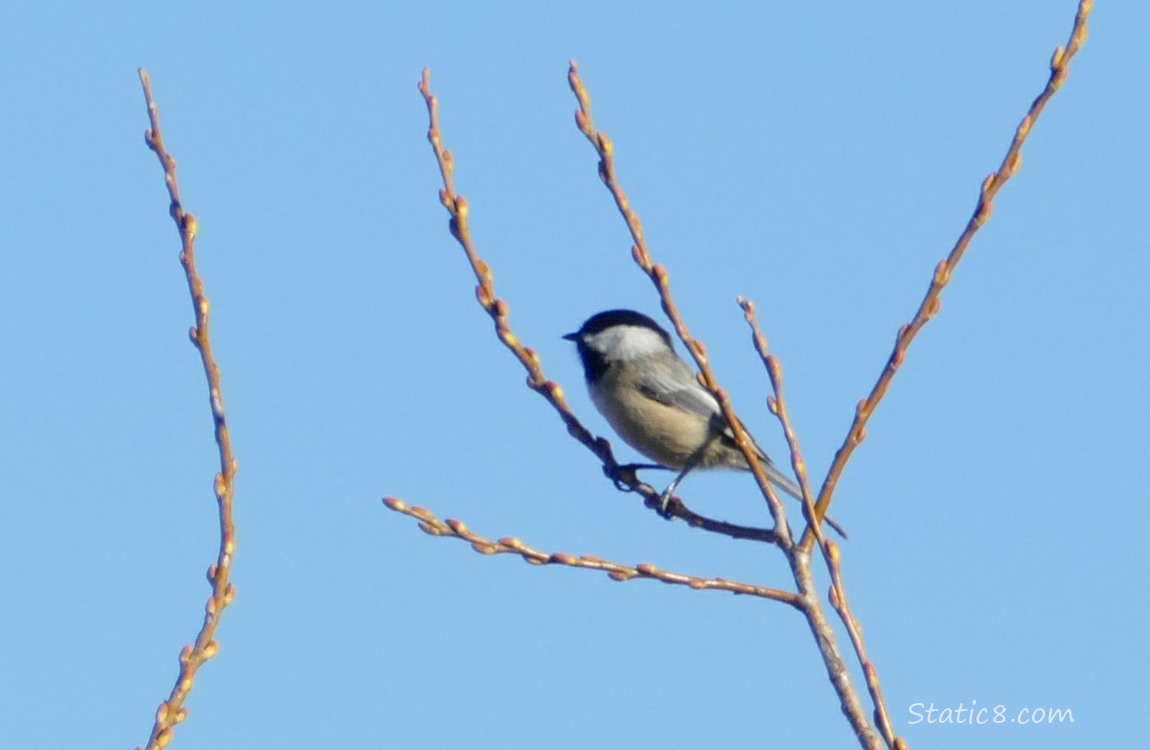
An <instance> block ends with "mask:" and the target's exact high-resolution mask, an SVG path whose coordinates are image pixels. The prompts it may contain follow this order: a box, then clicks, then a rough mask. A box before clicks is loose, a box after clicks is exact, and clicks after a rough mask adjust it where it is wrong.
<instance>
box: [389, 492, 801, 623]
mask: <svg viewBox="0 0 1150 750" xmlns="http://www.w3.org/2000/svg"><path fill="white" fill-rule="evenodd" d="M383 504H384V505H386V506H387V507H388V508H390V509H391V510H394V511H396V512H397V513H403V514H405V515H408V516H411V517H412V518H415V519H417V520H418V521H419V528H420V529H422V530H423V531H425V532H427V533H428V534H431V535H432V536H444V537H452V538H455V539H462V540H463V541H465V542H468V543H470V544H471V548H472V549H474V550H475V551H476V552H478V553H480V554H481V555H504V554H515V555H519V556H520V557H522V558H523V559H524V560H526V561H527V562H529V563H531V564H532V565H566V566H568V567H571V568H583V569H584V570H600V571H603V572H605V573H606V574H607V575H608V576H609V577H610V578H611V580H614V581H629V580H631V579H632V578H650V579H653V580H656V581H662V582H663V583H669V584H675V585H679V586H688V587H690V588H692V589H697V590H712V591H729V592H731V593H732V594H744V595H746V596H758V597H762V598H764V599H773V600H775V601H778V602H782V603H784V604H789V605H791V606H792V607H798V606H799V597H798V595H797V594H795V593H794V592H791V591H783V590H781V589H773V588H769V587H767V586H756V585H755V584H751V583H740V582H738V581H729V580H727V579H725V578H700V577H698V576H691V575H685V574H683V573H672V572H670V571H666V570H662V569H660V568H658V567H656V566H654V565H652V564H651V563H639V564H638V565H633V566H632V565H623V564H621V563H615V562H611V561H609V560H603V559H601V558H598V557H595V556H593V555H581V556H579V557H576V556H575V555H569V554H567V553H565V552H541V551H539V550H537V549H533V548H531V547H529V546H527V545H526V544H524V543H523V542H521V541H519V540H518V539H515V538H514V537H502V538H500V539H497V540H495V539H488V538H486V537H483V536H480V535H479V534H476V533H475V532H473V531H471V529H469V528H468V527H467V525H466V524H465V523H463V522H462V521H457V520H455V519H453V518H448V519H447V520H446V521H441V520H439V518H437V517H436V516H435V515H434V514H433V513H431V511H429V510H427V509H425V508H420V507H417V506H412V505H408V504H407V503H405V502H404V501H402V500H400V499H399V498H395V497H385V498H384V499H383Z"/></svg>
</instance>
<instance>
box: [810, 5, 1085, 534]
mask: <svg viewBox="0 0 1150 750" xmlns="http://www.w3.org/2000/svg"><path fill="white" fill-rule="evenodd" d="M1092 5H1093V2H1092V0H1080V2H1079V3H1078V12H1077V14H1076V15H1075V17H1074V26H1073V28H1072V29H1071V31H1070V38H1069V40H1068V41H1067V43H1066V47H1065V49H1063V47H1062V46H1061V45H1059V46H1058V47H1057V48H1056V49H1055V50H1054V56H1053V57H1052V58H1051V60H1050V77H1049V78H1048V79H1047V81H1046V85H1045V87H1043V89H1042V93H1040V94H1039V95H1038V97H1037V98H1036V99H1035V100H1034V102H1033V103H1032V104H1031V105H1030V110H1029V111H1028V112H1027V113H1026V116H1025V117H1023V118H1022V122H1020V123H1019V124H1018V127H1017V128H1016V129H1015V131H1014V138H1013V139H1012V140H1011V142H1010V148H1008V149H1007V150H1006V156H1004V157H1003V159H1002V164H1000V165H999V167H998V170H997V171H994V172H991V173H990V174H989V175H988V176H987V178H986V179H985V180H983V182H982V189H981V191H980V192H979V196H978V204H977V206H976V207H975V209H974V213H973V214H972V215H971V217H970V219H969V220H968V221H967V223H966V228H965V229H963V231H962V234H961V235H960V236H959V238H958V241H957V242H956V243H955V244H954V247H953V249H951V251H950V254H949V255H947V256H946V257H945V258H943V259H942V260H941V261H939V263H938V265H937V266H936V267H935V269H934V276H933V278H932V279H931V282H930V286H929V287H927V290H926V295H925V296H924V297H923V299H922V302H921V303H920V304H919V306H918V310H917V311H916V312H915V314H914V317H913V318H912V319H911V321H910V322H909V323H907V324H906V325H904V326H902V328H900V329H899V331H898V335H897V336H896V337H895V343H894V350H893V351H891V354H890V358H889V359H888V360H887V363H886V366H885V367H883V371H882V374H880V375H879V377H878V380H877V381H876V382H875V384H874V387H873V388H872V389H871V391H870V393H869V394H868V395H867V397H866V398H864V399H863V400H862V401H859V403H858V406H857V407H856V409H855V416H854V421H853V422H852V423H851V426H850V429H849V430H848V431H847V436H846V438H845V440H843V444H842V447H840V448H839V449H838V451H836V452H835V457H834V461H832V462H831V467H830V469H829V470H828V471H827V477H826V479H825V480H824V481H823V486H822V489H820V490H819V498H818V502H817V503H815V511H816V513H817V514H818V516H819V517H820V518H821V517H823V516H824V515H825V514H826V512H827V507H828V506H829V505H830V503H831V498H832V496H833V495H834V491H835V487H836V486H837V485H838V481H839V477H840V476H841V475H842V471H843V468H844V467H845V466H846V463H847V460H848V459H850V457H851V454H852V453H853V452H854V449H855V448H856V447H857V446H858V444H859V443H861V442H862V441H863V440H865V439H866V424H867V420H869V419H870V417H871V414H873V413H874V410H875V407H876V406H878V403H879V401H881V400H882V397H883V396H884V395H885V394H886V391H887V388H889V387H890V382H891V379H892V378H894V374H895V372H896V371H898V368H899V367H900V366H901V365H902V362H903V358H904V357H905V356H906V349H907V347H908V346H910V343H911V342H912V341H913V340H914V337H915V336H916V335H918V332H919V331H920V330H922V327H923V326H924V325H926V324H927V322H928V321H929V320H930V319H931V318H932V317H934V315H935V313H937V312H938V310H939V308H940V307H941V305H942V298H941V294H942V290H943V287H945V286H946V285H947V282H949V281H950V276H951V274H952V273H953V272H954V268H955V266H957V265H958V262H959V261H960V260H962V255H963V253H965V252H966V247H967V245H969V244H970V240H971V239H972V238H973V237H974V235H975V233H976V232H977V231H978V230H979V228H980V227H982V225H983V224H984V223H985V222H986V220H987V219H988V218H989V217H990V212H991V204H992V201H993V200H994V196H995V195H997V194H998V191H999V189H1001V188H1002V186H1003V185H1005V184H1006V182H1007V180H1009V179H1010V178H1011V177H1012V176H1014V173H1015V172H1016V171H1017V170H1018V167H1019V165H1020V164H1021V163H1022V154H1021V150H1022V144H1023V142H1025V141H1026V137H1027V136H1028V135H1029V134H1030V129H1031V128H1032V127H1033V126H1034V122H1035V121H1036V120H1037V119H1038V116H1039V115H1040V114H1041V113H1042V110H1043V108H1044V107H1045V106H1046V103H1047V102H1048V101H1050V98H1051V97H1052V96H1054V92H1056V91H1057V90H1058V89H1059V87H1060V86H1062V83H1063V82H1064V81H1065V80H1066V74H1067V71H1068V70H1069V67H1070V58H1072V57H1074V54H1075V53H1076V52H1078V49H1079V48H1080V47H1081V46H1082V43H1083V42H1084V41H1085V40H1086V19H1087V16H1089V15H1090V9H1091V6H1092ZM813 541H814V538H813V536H812V532H811V529H810V528H808V529H807V531H806V532H804V534H803V538H802V540H801V544H802V545H803V546H804V547H805V548H809V547H810V545H811V544H812V543H813Z"/></svg>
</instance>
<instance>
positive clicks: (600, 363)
mask: <svg viewBox="0 0 1150 750" xmlns="http://www.w3.org/2000/svg"><path fill="white" fill-rule="evenodd" d="M563 338H565V339H567V340H568V341H574V342H575V345H576V346H577V347H578V349H579V358H580V359H581V360H582V361H583V374H584V376H585V377H586V378H587V390H588V391H590V393H591V400H592V401H593V402H594V403H595V408H597V409H598V410H599V412H600V413H601V414H602V415H603V416H604V417H606V418H607V422H608V423H610V425H611V427H612V428H613V429H614V430H615V432H616V433H618V434H619V437H621V438H623V440H624V441H626V443H627V444H628V445H630V446H631V447H632V448H634V449H635V450H637V451H639V452H640V453H642V454H643V455H644V456H646V457H647V458H649V459H651V460H652V461H655V462H657V463H658V464H660V465H661V466H663V467H665V468H668V469H673V470H677V471H678V472H679V474H678V476H676V477H675V479H674V480H673V481H672V482H671V484H670V485H668V487H667V489H666V490H664V491H663V494H662V496H661V498H660V503H661V504H660V510H661V511H662V512H663V514H664V515H665V514H666V510H667V504H668V503H669V502H670V500H671V495H672V493H673V492H674V491H675V487H677V486H678V484H679V482H681V481H683V477H685V476H687V474H689V473H690V472H691V471H693V470H694V469H710V468H719V467H726V468H732V469H743V470H745V471H749V470H750V467H749V466H747V459H746V458H745V457H744V456H743V452H742V451H740V450H739V447H738V445H736V444H735V438H734V434H733V433H732V432H731V427H730V425H729V424H728V422H727V420H726V418H724V417H723V412H722V410H721V409H720V408H719V403H718V401H716V400H715V397H714V396H712V395H711V393H710V392H709V391H708V390H706V389H705V388H703V387H702V386H701V385H699V383H698V381H697V380H696V379H695V374H694V373H693V372H692V371H691V368H690V367H688V366H687V363H686V362H684V361H683V360H682V359H680V358H679V357H678V355H676V354H675V349H674V346H673V345H672V343H671V336H670V335H669V334H668V333H667V332H666V331H665V330H663V328H661V327H660V326H659V324H658V323H656V322H655V321H654V320H651V318H648V317H647V316H646V315H643V314H642V313H637V312H635V311H633V310H607V311H606V312H601V313H599V314H597V315H593V316H591V317H590V318H588V319H587V322H585V323H584V324H583V325H582V327H580V328H579V330H578V331H575V332H574V333H569V334H567V335H566V336H564V337H563ZM751 445H752V447H753V449H754V451H755V454H756V455H757V456H758V458H759V461H760V462H761V464H762V467H763V471H765V472H766V474H767V477H768V478H769V479H770V480H771V482H773V483H774V484H775V485H776V486H778V487H779V488H780V489H782V490H783V491H784V492H786V493H787V494H788V495H790V496H792V497H794V498H796V499H799V500H801V499H802V492H801V491H800V490H799V488H798V487H797V486H796V485H795V483H794V482H792V481H791V480H790V479H789V478H788V477H787V476H786V475H784V474H783V473H782V472H781V471H779V470H778V469H777V468H775V465H774V464H772V463H771V459H769V458H767V454H766V453H764V452H763V451H762V449H761V448H759V446H758V445H756V444H755V443H754V440H753V439H752V440H751Z"/></svg>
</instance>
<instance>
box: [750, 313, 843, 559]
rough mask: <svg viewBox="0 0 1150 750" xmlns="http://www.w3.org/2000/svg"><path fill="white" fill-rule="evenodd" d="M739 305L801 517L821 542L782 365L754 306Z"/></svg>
mask: <svg viewBox="0 0 1150 750" xmlns="http://www.w3.org/2000/svg"><path fill="white" fill-rule="evenodd" d="M738 302H739V307H741V308H743V317H744V318H745V319H746V321H747V325H748V326H750V327H751V341H752V343H753V344H754V346H755V351H756V352H758V354H759V358H760V359H762V360H763V366H764V367H766V368H767V376H768V377H769V378H770V380H771V389H772V390H773V391H774V396H771V397H770V398H768V399H767V407H768V408H769V409H770V410H771V413H772V414H774V415H775V417H776V418H777V419H778V420H779V425H780V426H781V427H782V429H783V436H784V437H785V438H786V440H787V447H788V448H789V450H790V454H791V468H792V469H794V472H795V477H797V478H798V480H799V489H800V490H802V496H803V497H802V504H803V514H804V515H805V516H806V520H807V523H808V524H814V525H815V526H816V528H815V535H816V536H817V537H818V539H819V541H820V542H821V541H822V539H823V536H822V530H821V529H820V528H818V526H819V524H818V523H817V522H816V521H815V507H814V501H813V500H812V495H811V488H810V484H809V483H808V482H807V464H806V461H805V460H804V459H803V454H802V451H800V450H799V438H798V436H797V435H796V434H795V430H794V428H793V427H792V426H791V418H790V415H789V414H788V413H787V402H786V400H785V399H784V398H783V368H782V365H780V364H779V360H778V358H777V357H775V355H773V354H771V353H770V352H769V351H768V349H767V338H766V337H765V336H764V335H763V332H762V331H761V330H759V324H758V321H757V320H756V319H755V303H754V302H752V301H751V300H749V299H744V298H742V297H739V298H738ZM822 520H825V521H826V522H827V523H828V524H829V525H830V526H831V527H832V528H833V529H834V530H835V531H837V532H838V533H839V534H841V535H842V536H843V538H846V531H845V530H843V528H842V527H841V526H839V525H838V523H837V522H835V521H834V520H833V519H830V518H827V519H822Z"/></svg>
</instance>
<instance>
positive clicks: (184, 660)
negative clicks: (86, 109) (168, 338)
mask: <svg viewBox="0 0 1150 750" xmlns="http://www.w3.org/2000/svg"><path fill="white" fill-rule="evenodd" d="M139 75H140V84H141V85H142V86H143V89H144V101H145V103H146V104H147V106H148V120H149V123H150V127H149V129H148V130H147V131H146V132H145V133H144V140H145V142H146V143H147V144H148V148H150V149H151V150H152V151H153V152H154V153H155V154H156V157H157V158H159V160H160V166H161V167H162V168H163V170H164V183H165V184H166V185H167V187H168V196H169V197H170V198H171V208H170V211H169V212H170V214H171V216H172V219H173V220H174V221H175V222H176V228H177V229H178V230H179V232H180V246H181V247H180V264H181V265H182V266H183V267H184V275H185V276H186V277H187V280H188V291H189V292H190V293H191V297H192V308H193V311H194V314H195V321H196V323H195V325H194V326H192V328H191V329H190V331H189V332H188V333H189V336H190V338H191V341H192V345H193V346H195V347H196V350H197V351H198V352H199V353H200V361H201V363H202V364H203V368H204V375H205V376H206V377H207V381H208V397H209V399H208V400H209V403H210V405H211V410H212V421H213V427H214V434H215V439H216V446H217V447H218V449H219V464H220V470H219V472H218V473H217V474H216V478H215V483H214V490H215V495H216V502H217V504H218V506H219V522H220V544H219V551H218V553H217V554H216V561H215V562H214V563H212V564H211V565H209V566H208V582H209V583H210V584H211V586H212V594H211V596H210V597H208V601H207V605H206V607H205V614H204V622H203V624H202V625H201V626H200V631H199V633H197V634H196V639H195V641H194V643H193V644H192V645H188V646H184V648H183V650H182V651H181V652H180V672H179V675H178V676H177V677H176V684H175V685H174V686H173V687H172V691H171V693H170V694H169V696H168V698H167V700H165V701H164V702H162V703H161V704H160V705H159V707H158V708H157V709H156V719H155V723H154V724H153V726H152V734H151V736H150V737H149V738H148V744H147V747H148V748H149V750H151V749H152V748H162V747H164V746H166V745H167V744H168V742H169V741H171V738H172V731H173V728H174V727H175V725H176V724H179V723H180V722H181V721H183V720H184V719H185V718H187V714H188V709H187V707H186V706H184V701H185V700H186V699H187V697H188V693H189V692H191V689H192V683H193V680H194V677H195V674H196V672H197V670H199V668H200V666H201V665H203V663H204V662H206V661H207V660H208V659H211V658H212V657H213V656H215V655H216V653H217V652H218V651H219V644H218V643H217V642H216V641H215V640H214V638H213V636H214V635H215V632H216V627H217V626H218V625H219V622H220V616H221V615H222V614H223V611H224V609H225V608H226V607H227V606H228V605H229V604H231V603H232V600H233V599H234V598H235V594H236V589H235V585H234V584H232V583H230V582H229V581H228V576H229V573H230V572H231V567H232V555H233V553H234V552H235V546H236V542H235V540H236V529H235V525H234V524H233V523H232V495H233V489H234V487H233V485H234V479H235V474H236V461H235V458H234V457H233V456H232V443H231V438H230V437H229V436H228V426H227V420H226V419H225V418H224V399H223V390H222V389H221V387H220V370H219V367H217V366H216V360H215V358H214V357H213V356H212V345H211V340H210V338H209V336H208V308H209V306H208V298H207V297H206V296H205V295H204V285H203V282H202V281H201V280H200V276H199V274H198V273H197V272H196V262H195V250H194V245H195V239H196V218H195V217H194V216H192V215H191V214H190V213H186V212H185V211H184V208H183V204H182V203H181V202H180V188H179V185H178V184H177V183H176V161H175V159H173V158H172V157H171V156H170V155H169V154H168V152H167V150H166V149H165V148H164V139H163V136H162V135H161V132H160V114H159V110H158V109H157V108H156V104H155V102H154V101H153V100H152V87H151V81H150V79H149V78H148V73H147V71H145V70H144V69H143V68H140V70H139Z"/></svg>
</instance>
